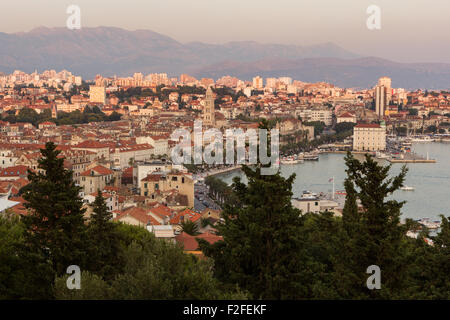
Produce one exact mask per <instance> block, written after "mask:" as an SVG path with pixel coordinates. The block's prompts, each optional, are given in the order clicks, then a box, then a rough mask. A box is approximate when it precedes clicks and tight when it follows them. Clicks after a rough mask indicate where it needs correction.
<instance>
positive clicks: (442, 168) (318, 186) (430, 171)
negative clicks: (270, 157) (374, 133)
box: [217, 142, 450, 221]
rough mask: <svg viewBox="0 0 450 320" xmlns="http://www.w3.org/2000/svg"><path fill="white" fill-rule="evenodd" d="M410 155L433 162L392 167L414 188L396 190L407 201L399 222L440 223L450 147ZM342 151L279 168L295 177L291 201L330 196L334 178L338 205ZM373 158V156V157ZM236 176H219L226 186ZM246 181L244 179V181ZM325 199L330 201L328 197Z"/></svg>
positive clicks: (428, 147)
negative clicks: (404, 171) (305, 196)
mask: <svg viewBox="0 0 450 320" xmlns="http://www.w3.org/2000/svg"><path fill="white" fill-rule="evenodd" d="M409 148H410V150H411V152H412V153H415V154H418V155H425V156H426V155H427V153H428V155H429V158H431V159H435V160H436V162H435V163H433V164H430V165H424V164H423V163H417V162H411V163H397V162H393V163H392V169H391V175H394V174H398V173H399V172H400V169H401V167H402V165H403V164H406V166H407V167H408V169H409V171H408V174H407V176H406V181H405V186H409V187H412V188H414V190H410V191H408V190H398V191H396V192H395V193H394V195H393V198H395V199H396V200H398V201H406V204H405V205H404V206H403V208H402V219H405V218H412V219H414V220H419V219H422V218H429V219H431V220H432V221H435V220H439V215H440V214H445V215H448V214H449V208H450V199H449V197H448V190H450V170H449V168H448V163H449V162H450V146H449V145H448V143H445V142H444V143H441V142H412V144H411V146H409ZM345 153H346V152H345V151H341V152H339V153H338V152H321V153H320V154H319V161H304V162H303V163H297V164H291V165H284V164H282V165H281V174H282V175H283V176H284V177H288V176H289V175H291V174H292V173H295V174H296V179H295V181H294V184H293V188H292V191H293V197H297V198H300V197H301V195H302V194H303V192H304V191H305V190H310V191H311V192H313V193H317V194H321V192H322V194H331V193H332V192H333V183H331V182H329V180H330V179H331V178H333V177H334V182H335V188H336V189H335V190H336V191H335V201H337V202H339V201H340V198H342V197H339V195H338V193H342V191H339V190H344V185H343V183H344V180H345V178H346V173H345V169H346V167H345V162H344V156H345ZM354 155H355V157H356V158H357V159H359V160H364V153H355V154H354ZM374 155H375V156H376V154H374ZM378 156H379V157H380V158H376V160H377V161H378V162H379V163H381V164H388V163H390V162H389V161H388V159H386V158H383V155H382V154H378ZM235 176H241V177H242V176H243V174H242V172H241V171H240V170H236V171H232V172H228V173H224V174H220V175H218V176H217V177H219V178H221V179H222V180H223V181H225V182H226V183H231V182H232V178H233V177H235ZM243 181H245V177H243ZM328 198H330V197H329V196H328Z"/></svg>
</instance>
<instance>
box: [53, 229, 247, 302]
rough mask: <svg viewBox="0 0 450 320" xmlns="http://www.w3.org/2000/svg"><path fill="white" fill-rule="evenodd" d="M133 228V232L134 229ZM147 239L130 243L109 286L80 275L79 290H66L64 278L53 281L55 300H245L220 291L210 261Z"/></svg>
mask: <svg viewBox="0 0 450 320" xmlns="http://www.w3.org/2000/svg"><path fill="white" fill-rule="evenodd" d="M133 229H136V227H134V228H133ZM141 229H142V230H144V231H145V232H147V234H148V235H150V236H149V237H145V238H142V239H141V241H139V242H138V241H133V242H132V243H131V244H130V245H129V246H128V247H127V248H126V249H125V251H124V257H125V261H126V265H125V268H124V272H122V273H121V274H119V275H117V277H115V278H114V279H113V280H112V281H111V282H110V283H108V282H106V281H104V280H103V279H101V278H100V277H98V276H96V275H93V274H90V273H82V277H81V290H69V289H67V286H66V279H67V275H66V276H62V277H59V278H58V279H57V280H56V285H55V293H56V298H57V299H118V300H119V299H120V300H123V299H134V300H141V299H145V300H150V299H191V300H192V299H245V298H246V297H247V296H246V294H245V293H244V292H242V291H240V290H236V289H235V288H233V289H232V290H228V289H224V288H222V286H221V284H220V283H219V282H218V281H217V280H216V279H214V277H213V274H212V271H211V267H212V266H211V261H207V260H200V259H197V258H196V257H194V256H193V255H188V254H185V253H183V249H182V248H181V247H180V246H178V245H176V244H173V243H170V242H168V241H165V240H161V239H156V238H155V237H153V236H152V235H151V234H150V233H149V232H148V231H146V230H145V229H144V228H141ZM83 288H85V289H83Z"/></svg>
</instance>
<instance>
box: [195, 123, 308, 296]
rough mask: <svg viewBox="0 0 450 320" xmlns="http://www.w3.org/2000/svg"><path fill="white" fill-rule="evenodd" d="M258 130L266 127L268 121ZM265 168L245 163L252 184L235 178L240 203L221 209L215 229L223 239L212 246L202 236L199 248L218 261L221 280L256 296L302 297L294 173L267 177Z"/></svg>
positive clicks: (300, 220) (300, 245)
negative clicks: (293, 197) (292, 198)
mask: <svg viewBox="0 0 450 320" xmlns="http://www.w3.org/2000/svg"><path fill="white" fill-rule="evenodd" d="M260 128H264V129H267V128H268V124H267V122H264V123H262V124H261V125H260ZM269 143H270V142H269ZM266 166H267V165H266ZM262 167H263V165H261V164H260V163H259V164H258V165H257V166H256V167H255V168H250V167H248V166H243V167H242V170H243V172H244V173H245V175H246V177H247V180H248V184H247V185H246V184H244V183H242V182H241V181H240V178H238V177H236V178H235V179H234V180H233V181H234V182H233V185H232V189H233V195H234V196H235V197H237V199H238V201H237V202H233V203H227V204H226V205H225V209H224V210H223V212H222V217H223V219H224V222H223V223H221V224H219V225H218V227H217V229H218V232H219V234H220V235H221V236H223V241H218V242H216V243H215V244H213V245H209V244H207V243H206V242H205V241H201V240H199V243H200V247H201V248H202V250H203V252H204V253H205V255H206V256H209V257H211V258H213V259H214V261H215V274H216V276H217V277H218V278H219V279H220V280H221V281H223V282H225V283H229V284H230V285H234V284H238V285H239V287H240V288H242V289H244V290H248V291H249V292H250V293H251V294H252V296H253V298H255V299H259V298H263V299H293V298H300V297H304V295H305V291H304V290H302V288H303V286H302V284H301V282H302V280H303V278H302V269H304V265H303V262H302V261H301V253H300V251H301V250H302V238H301V228H302V225H303V219H302V218H301V216H300V211H299V210H298V209H296V208H294V207H293V206H292V204H291V197H292V183H293V181H294V179H295V174H293V175H291V176H290V177H289V178H287V179H286V178H283V177H282V176H281V175H280V172H279V171H278V172H277V173H276V174H273V175H263V174H261V168H262Z"/></svg>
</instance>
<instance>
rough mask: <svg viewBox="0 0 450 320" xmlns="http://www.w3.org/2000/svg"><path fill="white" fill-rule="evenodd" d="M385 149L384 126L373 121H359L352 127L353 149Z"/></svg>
mask: <svg viewBox="0 0 450 320" xmlns="http://www.w3.org/2000/svg"><path fill="white" fill-rule="evenodd" d="M385 149H386V127H385V125H384V123H383V124H382V125H379V124H375V123H370V124H368V123H361V124H358V125H356V126H355V127H354V128H353V150H354V151H380V150H385Z"/></svg>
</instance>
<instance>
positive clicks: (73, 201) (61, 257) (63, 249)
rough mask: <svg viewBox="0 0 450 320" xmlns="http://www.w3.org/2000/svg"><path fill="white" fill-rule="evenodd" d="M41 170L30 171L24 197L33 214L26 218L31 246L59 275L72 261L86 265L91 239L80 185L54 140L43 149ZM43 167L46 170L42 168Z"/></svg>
mask: <svg viewBox="0 0 450 320" xmlns="http://www.w3.org/2000/svg"><path fill="white" fill-rule="evenodd" d="M41 153H42V158H41V159H39V160H38V162H39V166H38V168H39V169H40V171H39V172H32V171H28V180H30V188H29V189H28V190H26V192H25V193H24V195H23V198H24V199H25V200H26V201H27V202H26V203H25V206H26V208H27V209H29V214H27V215H23V216H22V219H23V222H24V224H25V227H26V239H27V243H28V245H29V246H30V249H31V250H32V251H33V252H36V253H42V254H43V256H44V257H45V258H46V259H47V260H48V261H50V264H51V266H52V268H53V270H54V272H55V273H56V274H57V275H61V274H63V273H65V271H66V269H67V267H68V266H70V265H78V266H80V267H81V268H83V267H84V266H85V260H86V252H87V248H86V245H87V241H86V226H85V224H84V217H83V214H84V212H85V209H83V208H82V205H83V203H82V200H81V198H80V197H79V192H80V190H81V188H80V187H78V186H76V185H75V182H74V181H73V179H72V171H69V170H66V169H65V168H64V158H61V157H59V156H58V155H59V153H60V151H58V150H56V146H55V144H54V143H53V142H48V143H46V145H45V149H41ZM41 171H43V172H41Z"/></svg>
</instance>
